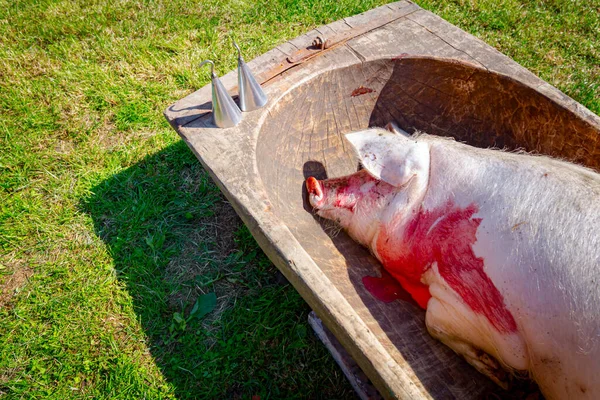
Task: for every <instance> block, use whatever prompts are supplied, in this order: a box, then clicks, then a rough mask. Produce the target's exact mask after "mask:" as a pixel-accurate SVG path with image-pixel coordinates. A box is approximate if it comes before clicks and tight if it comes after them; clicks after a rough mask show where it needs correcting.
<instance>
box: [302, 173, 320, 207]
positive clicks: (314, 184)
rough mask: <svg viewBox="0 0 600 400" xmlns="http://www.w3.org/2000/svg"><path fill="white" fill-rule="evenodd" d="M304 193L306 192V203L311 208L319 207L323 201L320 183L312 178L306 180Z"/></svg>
mask: <svg viewBox="0 0 600 400" xmlns="http://www.w3.org/2000/svg"><path fill="white" fill-rule="evenodd" d="M306 191H307V192H308V201H309V202H310V205H311V206H312V207H313V208H316V209H318V208H319V207H321V206H322V205H323V203H324V200H325V194H324V192H323V185H322V183H321V182H320V181H319V180H317V179H316V178H314V177H312V176H311V177H309V178H308V179H307V180H306Z"/></svg>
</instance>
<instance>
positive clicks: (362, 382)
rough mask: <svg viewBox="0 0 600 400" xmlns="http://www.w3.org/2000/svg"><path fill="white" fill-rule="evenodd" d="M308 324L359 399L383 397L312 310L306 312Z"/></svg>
mask: <svg viewBox="0 0 600 400" xmlns="http://www.w3.org/2000/svg"><path fill="white" fill-rule="evenodd" d="M308 324H309V325H310V326H311V328H312V329H313V331H314V332H315V334H316V335H317V337H318V338H319V340H321V342H322V343H323V345H324V346H325V347H326V348H327V350H329V353H330V354H331V356H332V357H333V359H334V360H335V362H336V363H337V364H338V365H339V366H340V369H341V370H342V372H343V373H344V375H346V378H347V379H348V381H349V382H350V385H352V387H353V388H354V391H355V392H356V394H357V395H358V397H360V398H361V400H381V399H383V398H382V397H381V395H380V394H379V392H378V391H377V389H375V387H374V386H373V384H372V383H371V381H370V380H369V378H368V377H367V376H366V375H365V374H364V372H363V371H362V370H361V369H360V367H359V366H358V364H357V363H356V361H354V359H353V358H352V357H351V356H350V354H348V352H347V351H346V349H344V346H342V344H341V343H340V342H339V341H338V340H337V339H336V337H335V336H334V335H333V333H331V331H330V330H329V329H327V327H326V326H324V325H323V322H322V321H321V320H320V319H319V317H317V315H316V314H315V312H314V311H311V312H310V314H308Z"/></svg>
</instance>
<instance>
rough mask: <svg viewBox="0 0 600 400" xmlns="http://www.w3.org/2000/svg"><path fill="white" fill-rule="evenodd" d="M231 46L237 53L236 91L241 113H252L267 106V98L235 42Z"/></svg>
mask: <svg viewBox="0 0 600 400" xmlns="http://www.w3.org/2000/svg"><path fill="white" fill-rule="evenodd" d="M233 45H234V46H235V48H236V49H237V51H238V89H239V93H240V100H239V101H240V108H241V109H242V111H253V110H256V109H259V108H261V107H262V106H264V105H265V104H267V96H266V95H265V92H263V90H262V88H261V87H260V85H259V83H258V82H257V81H256V79H255V78H254V75H252V72H251V71H250V68H249V67H248V64H246V63H245V62H244V59H243V58H242V53H241V50H240V48H239V47H238V45H237V43H236V42H235V40H234V41H233Z"/></svg>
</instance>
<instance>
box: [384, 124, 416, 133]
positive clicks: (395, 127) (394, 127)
mask: <svg viewBox="0 0 600 400" xmlns="http://www.w3.org/2000/svg"><path fill="white" fill-rule="evenodd" d="M385 129H387V130H388V131H390V132H392V133H395V134H397V135H404V136H406V137H410V135H409V134H408V132H406V131H405V130H403V129H401V128H400V127H399V126H398V125H396V123H395V122H388V123H387V125H386V126H385Z"/></svg>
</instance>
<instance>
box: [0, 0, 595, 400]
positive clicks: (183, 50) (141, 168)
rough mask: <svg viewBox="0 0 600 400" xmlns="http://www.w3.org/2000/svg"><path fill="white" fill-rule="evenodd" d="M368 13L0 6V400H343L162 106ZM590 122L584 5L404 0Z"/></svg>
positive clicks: (360, 4)
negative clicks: (240, 58) (239, 55)
mask: <svg viewBox="0 0 600 400" xmlns="http://www.w3.org/2000/svg"><path fill="white" fill-rule="evenodd" d="M383 3H385V1H381V0H366V1H360V0H318V1H317V0H303V1H291V0H273V1H270V0H229V1H225V0H208V1H198V2H193V1H189V0H170V1H164V0H157V1H147V0H114V1H108V0H86V1H82V0H77V1H75V0H73V1H65V0H62V1H58V0H29V1H23V0H0V289H1V291H0V397H2V396H4V397H5V398H10V399H12V398H55V399H67V398H95V399H101V398H107V399H117V398H136V399H138V398H153V399H154V398H181V399H196V398H215V399H217V398H240V399H242V398H243V399H250V398H251V397H252V396H253V395H259V396H260V398H261V399H267V398H272V399H280V398H327V399H333V398H352V397H353V392H352V390H351V388H350V387H349V385H348V384H347V382H346V381H345V379H344V377H343V376H342V374H341V372H339V370H338V369H337V368H336V366H335V364H334V362H333V361H332V360H331V358H330V357H329V355H328V353H327V351H326V350H325V349H324V348H323V347H322V346H321V345H320V343H319V342H318V341H317V340H316V339H315V338H314V336H313V335H312V333H311V331H310V328H309V327H308V325H307V322H306V317H307V313H308V312H309V308H308V307H307V306H306V304H305V303H304V302H303V300H302V299H301V298H300V296H299V295H298V294H297V293H296V292H295V290H294V289H293V288H292V287H291V286H290V285H288V284H286V283H285V281H284V280H283V279H281V277H280V275H279V274H278V272H277V270H276V269H275V268H274V267H273V265H272V264H271V263H270V262H269V261H268V259H266V257H265V256H264V254H263V253H262V252H261V251H260V249H259V248H258V247H257V245H256V243H255V242H254V240H253V239H252V237H251V236H250V234H249V233H248V231H247V230H246V228H245V227H244V226H243V225H242V224H241V223H240V221H239V220H238V219H237V217H236V216H235V213H234V212H233V211H232V209H231V207H230V206H229V205H228V204H227V202H226V201H225V200H224V198H223V197H222V196H221V194H220V192H219V191H218V189H217V188H216V187H215V185H214V184H213V183H212V182H211V181H210V179H209V178H208V176H207V174H206V173H205V172H204V171H203V170H202V168H201V167H200V165H199V163H198V162H197V161H196V159H195V158H194V156H193V155H192V153H191V152H190V151H189V150H188V148H187V147H186V146H185V145H184V144H183V142H181V141H180V140H179V138H178V136H177V135H176V134H175V132H173V130H172V129H171V128H170V127H169V126H168V124H167V123H166V121H165V119H164V117H163V116H162V111H163V110H164V109H165V108H166V107H167V106H168V105H169V104H171V103H173V102H174V101H176V100H178V99H180V98H182V97H184V96H185V95H187V94H189V93H191V92H192V91H194V90H196V89H198V88H200V87H202V86H203V85H205V84H206V83H208V76H207V75H208V74H206V73H205V71H204V73H198V70H197V64H198V63H199V62H200V61H201V60H203V59H206V58H211V59H213V60H215V61H216V63H217V65H218V72H219V73H220V74H223V73H225V72H226V71H228V70H230V69H233V68H234V67H235V57H234V56H233V54H234V52H233V51H232V48H231V46H230V43H229V41H228V37H227V33H228V32H233V33H234V34H235V36H236V38H237V40H238V42H239V43H240V44H241V45H242V46H243V48H244V50H245V58H246V59H247V60H250V59H252V58H253V57H255V56H257V55H259V54H261V53H263V52H265V51H267V50H269V49H271V48H273V47H274V46H276V45H277V44H279V43H282V42H284V41H285V40H287V39H291V38H293V37H295V36H297V35H299V34H301V33H303V32H306V31H308V30H310V29H312V28H313V27H315V26H318V25H322V24H326V23H329V22H332V21H334V20H337V19H340V18H342V17H345V16H349V15H353V14H356V13H359V12H362V11H365V10H368V9H370V8H373V7H375V6H378V5H380V4H383ZM417 3H418V4H419V5H421V6H422V7H424V8H427V9H430V10H432V11H434V12H435V13H437V14H438V15H440V16H442V17H444V18H445V19H447V20H448V21H450V22H451V23H453V24H455V25H457V26H459V27H461V28H463V29H465V30H466V31H468V32H470V33H472V34H474V35H476V36H478V37H480V38H481V39H483V40H485V41H486V42H488V43H489V44H491V45H493V46H495V47H496V48H498V49H499V50H500V51H502V52H503V53H505V54H507V55H508V56H510V57H512V58H513V59H515V60H516V61H517V62H519V63H521V64H522V65H524V66H525V67H527V68H529V69H530V70H532V71H533V72H534V73H536V74H538V75H539V76H541V77H542V78H543V79H545V80H547V81H548V82H550V83H551V84H553V85H555V86H556V87H558V88H559V89H561V90H562V91H564V92H565V93H567V94H568V95H569V96H571V97H573V98H575V99H576V100H578V101H579V102H581V103H582V104H583V105H585V106H586V107H588V108H590V109H591V110H592V111H593V112H595V113H596V114H600V39H599V37H600V34H599V32H600V0H581V1H577V0H573V1H569V0H547V1H541V0H538V1H536V0H521V1H516V0H500V1H493V0H471V1H467V0H439V1H435V0H417Z"/></svg>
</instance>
